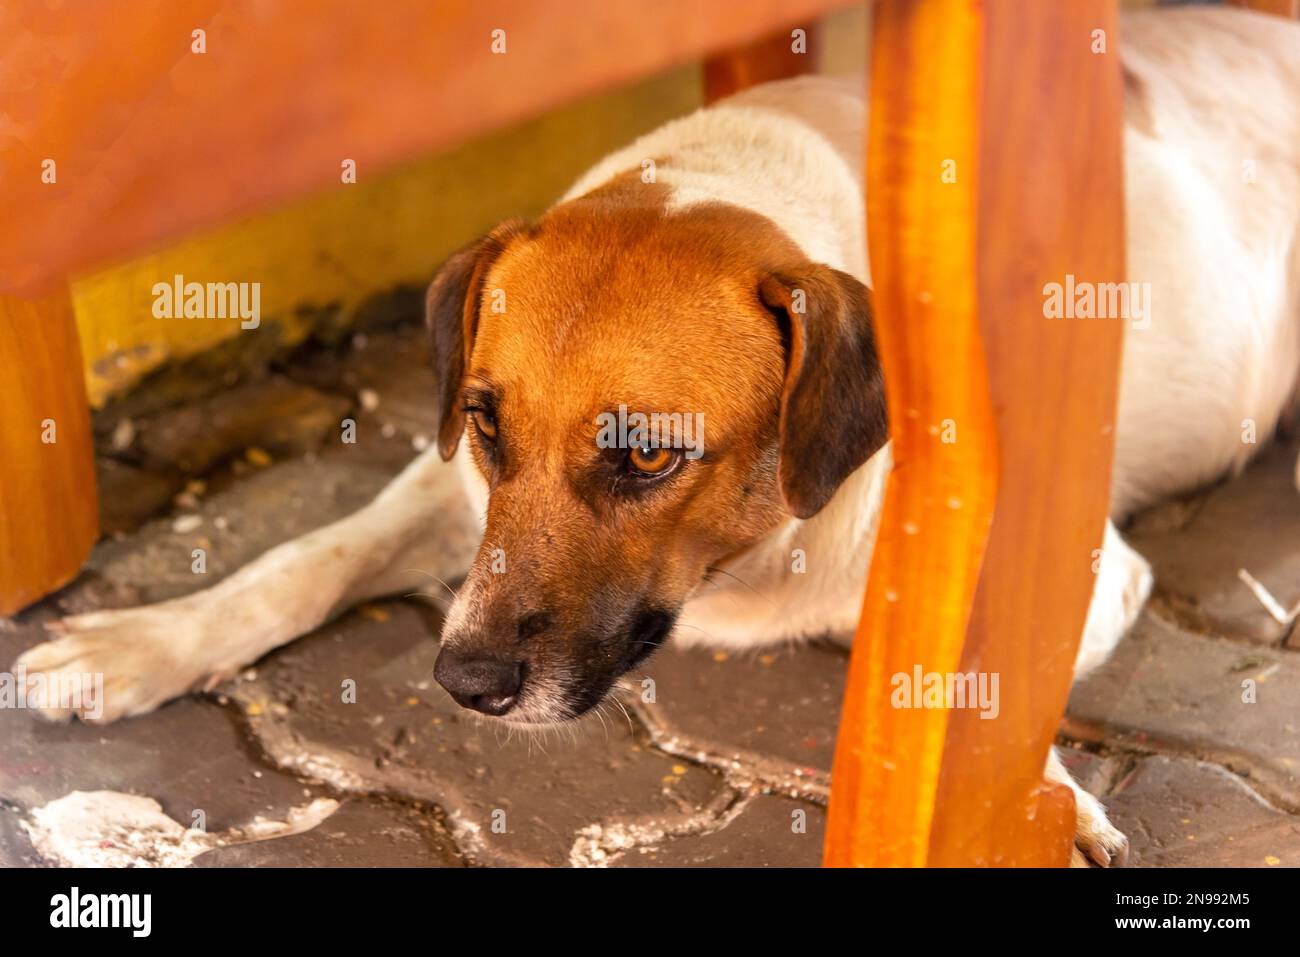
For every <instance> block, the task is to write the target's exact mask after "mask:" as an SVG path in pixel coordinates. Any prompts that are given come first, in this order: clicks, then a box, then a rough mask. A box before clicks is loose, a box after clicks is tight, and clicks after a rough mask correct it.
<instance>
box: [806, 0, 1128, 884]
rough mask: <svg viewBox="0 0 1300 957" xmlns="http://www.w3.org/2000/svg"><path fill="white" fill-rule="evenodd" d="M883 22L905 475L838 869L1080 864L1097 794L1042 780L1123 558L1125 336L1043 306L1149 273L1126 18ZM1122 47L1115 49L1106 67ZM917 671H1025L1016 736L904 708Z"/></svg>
mask: <svg viewBox="0 0 1300 957" xmlns="http://www.w3.org/2000/svg"><path fill="white" fill-rule="evenodd" d="M875 10H876V14H875V26H874V31H873V33H874V35H873V46H872V69H871V117H870V124H869V131H868V144H867V157H868V159H867V181H868V187H867V189H868V242H869V246H870V249H871V262H872V275H873V279H874V282H875V290H874V294H875V303H876V315H877V322H878V335H879V340H880V346H881V356H882V361H883V362H884V366H885V381H886V386H887V391H888V398H889V407H890V420H891V432H892V436H893V450H894V459H895V468H894V472H893V474H892V475H891V478H890V483H889V487H888V490H887V493H886V501H885V507H884V512H883V515H882V518H881V527H880V536H879V540H878V543H877V546H876V553H875V556H874V558H873V562H872V569H871V574H870V578H869V581H868V584H867V589H866V596H865V601H864V607H863V614H862V619H861V622H860V624H859V628H858V634H857V637H856V640H855V644H854V650H853V656H852V660H851V665H850V672H849V679H848V685H847V688H846V692H845V704H844V711H843V717H842V720H841V726H840V734H839V739H838V741H837V747H836V755H835V764H834V770H833V775H832V781H833V786H832V792H831V801H830V809H829V818H828V822H827V832H826V845H825V862H826V864H828V865H830V866H845V865H856V866H861V865H868V866H882V865H905V866H919V865H954V864H965V865H972V864H985V865H987V864H1023V865H1059V864H1064V863H1066V862H1067V861H1068V855H1069V847H1070V837H1071V835H1072V833H1073V798H1072V796H1071V795H1070V794H1069V792H1068V791H1067V790H1065V789H1064V788H1053V789H1047V788H1045V787H1044V786H1043V784H1042V768H1043V762H1044V760H1045V757H1046V753H1047V747H1048V745H1049V743H1050V741H1051V738H1052V735H1053V732H1054V730H1055V727H1056V724H1057V722H1058V721H1059V719H1060V716H1061V713H1062V711H1063V709H1064V703H1065V695H1066V692H1067V690H1068V685H1069V677H1070V670H1071V664H1072V662H1073V658H1074V654H1075V650H1076V646H1077V643H1078V640H1079V637H1080V635H1081V632H1082V627H1083V621H1084V614H1085V612H1086V606H1087V600H1088V595H1089V594H1090V590H1091V586H1092V583H1093V577H1092V573H1091V549H1093V548H1095V547H1097V546H1099V545H1100V542H1101V534H1102V528H1103V523H1104V516H1105V509H1106V500H1107V490H1108V483H1109V463H1110V443H1111V435H1110V429H1111V425H1112V423H1113V410H1114V401H1115V383H1116V376H1117V368H1118V356H1119V343H1120V335H1121V328H1120V325H1119V323H1118V322H1117V321H1113V322H1112V321H1104V322H1102V321H1099V322H1092V323H1077V324H1073V325H1071V324H1068V323H1066V322H1064V321H1055V322H1049V320H1047V319H1045V318H1044V314H1043V291H1042V287H1043V283H1044V281H1045V280H1044V277H1045V276H1049V277H1053V278H1056V279H1058V280H1063V278H1064V273H1065V272H1066V271H1072V272H1074V273H1075V274H1077V275H1079V276H1080V277H1083V276H1090V277H1093V281H1098V282H1101V281H1119V280H1120V279H1121V278H1122V276H1123V250H1124V245H1123V232H1122V207H1121V206H1120V203H1121V201H1122V191H1121V179H1120V165H1119V156H1120V154H1119V134H1120V112H1119V109H1120V102H1119V86H1118V82H1119V72H1118V70H1119V68H1118V60H1117V58H1116V56H1115V55H1114V51H1115V50H1116V44H1117V42H1118V38H1117V37H1116V36H1115V34H1114V26H1115V21H1114V4H1113V2H1112V0H1074V2H1072V3H1070V4H1032V5H1027V4H1019V3H1016V2H1014V0H984V2H982V3H977V2H973V0H925V2H915V0H881V2H879V3H878V4H877V5H876V8H875ZM1096 28H1102V29H1107V30H1108V31H1110V45H1109V48H1110V50H1111V54H1109V55H1106V56H1101V57H1094V58H1093V59H1091V60H1090V59H1087V57H1091V56H1093V55H1092V54H1090V53H1089V52H1088V51H1089V40H1090V33H1091V31H1092V30H1093V29H1096ZM1080 51H1082V52H1080ZM947 161H951V162H953V163H955V167H945V162H947ZM945 168H947V169H949V170H950V171H955V174H956V179H955V182H948V183H946V182H944V180H943V177H942V175H941V173H942V172H943V171H944V170H945ZM1068 383H1075V385H1073V386H1069V385H1067V384H1068ZM945 434H947V435H948V436H949V437H955V441H952V442H945V441H944V438H945ZM916 665H920V666H921V667H922V669H923V671H925V672H939V673H947V672H962V671H977V672H978V671H984V672H999V682H1000V695H999V698H1000V715H999V717H998V718H997V719H996V720H988V721H985V720H980V719H979V717H978V712H977V711H975V710H953V711H946V710H941V709H935V710H927V709H902V708H895V707H893V706H892V705H891V693H892V691H893V686H892V684H891V678H892V676H893V675H895V674H899V673H903V674H911V673H912V670H913V668H914V666H916Z"/></svg>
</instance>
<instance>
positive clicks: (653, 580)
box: [430, 173, 885, 710]
mask: <svg viewBox="0 0 1300 957" xmlns="http://www.w3.org/2000/svg"><path fill="white" fill-rule="evenodd" d="M666 201H667V193H666V191H665V190H664V189H663V188H662V187H660V186H655V185H648V184H644V183H642V182H641V181H640V180H639V178H638V177H637V175H636V174H635V173H629V174H626V175H624V176H621V177H619V178H617V179H616V180H614V181H613V182H611V183H610V184H609V185H607V186H606V187H604V188H602V189H599V190H596V191H595V192H593V193H590V194H588V195H586V196H584V197H582V198H579V199H577V200H574V201H571V202H568V203H565V204H563V205H561V206H558V207H556V208H554V209H552V210H551V211H550V212H548V213H547V214H546V215H544V216H543V217H542V218H541V219H540V220H539V221H538V222H537V223H536V224H535V225H533V226H531V227H522V226H519V225H517V224H511V225H509V226H507V227H506V228H505V229H503V230H498V231H495V232H494V233H493V234H492V235H491V236H490V237H488V239H486V240H485V241H483V242H481V243H479V244H476V245H475V246H474V247H471V249H470V250H468V251H466V252H465V253H462V254H459V256H458V257H457V258H453V260H452V262H451V263H450V264H449V265H448V267H447V268H446V269H445V270H444V273H443V274H442V275H441V276H440V277H439V279H438V280H436V281H435V283H434V287H433V288H432V289H431V290H430V323H431V326H432V327H433V328H432V332H433V337H434V341H435V353H436V354H437V355H438V356H439V357H440V363H439V364H440V368H439V373H440V375H442V376H449V375H450V376H453V377H456V376H457V370H456V363H455V361H454V359H449V358H445V357H451V356H454V355H455V354H457V352H458V351H460V350H463V353H464V354H465V356H466V360H465V370H466V371H465V374H464V376H463V380H462V381H461V385H460V388H459V390H457V389H453V388H452V387H451V383H449V382H447V381H446V379H444V382H443V385H442V394H443V395H444V396H445V397H448V398H444V400H443V402H444V405H443V427H442V429H441V432H440V434H441V436H442V439H441V445H442V450H443V453H444V455H448V456H449V455H450V454H451V453H452V452H453V451H454V449H455V445H456V438H457V437H458V436H459V435H460V433H461V431H462V430H463V431H464V432H465V441H467V442H468V443H469V449H468V451H469V453H470V454H471V455H473V456H474V459H475V462H476V463H477V465H478V468H479V470H480V471H481V473H482V474H483V476H484V477H485V479H486V481H487V483H488V486H489V489H490V500H489V506H488V513H487V528H486V533H485V536H484V542H483V546H482V548H481V549H480V552H479V555H478V557H477V559H476V561H475V563H474V566H473V568H472V570H471V572H470V577H469V581H468V582H467V585H466V587H468V588H470V589H472V592H471V594H472V595H473V596H474V605H475V610H476V613H475V614H474V615H473V616H472V621H470V622H469V623H468V624H467V625H466V628H465V631H466V632H470V633H469V634H457V635H450V636H447V637H446V638H445V639H444V640H445V642H447V643H448V644H451V645H453V646H455V647H456V648H457V649H462V648H463V647H466V646H472V647H473V648H474V650H475V653H476V654H479V655H486V656H489V657H493V658H498V659H499V658H502V657H506V656H516V655H521V654H522V655H524V656H525V657H526V660H527V661H528V667H529V669H530V671H532V672H534V673H537V672H538V671H539V670H540V671H542V672H549V673H569V674H571V673H573V672H574V671H575V670H577V671H578V672H580V678H581V680H580V681H577V682H574V683H573V686H572V688H571V689H570V690H571V691H572V693H573V694H575V695H577V696H578V699H579V700H575V702H574V709H575V710H582V709H583V708H585V707H589V706H590V705H591V704H593V703H594V702H595V701H596V700H599V698H600V697H601V696H603V694H604V692H605V690H607V688H608V686H609V684H610V683H611V682H612V681H613V680H614V679H615V678H616V677H617V676H618V675H619V674H621V673H622V672H623V671H625V670H626V669H627V668H628V667H629V666H630V665H631V664H633V663H635V661H636V660H639V658H640V657H641V656H642V655H643V654H644V653H645V652H646V651H648V650H652V648H646V647H644V646H645V645H646V644H650V645H652V646H653V645H657V644H658V643H659V642H660V641H662V640H663V638H665V637H666V635H667V631H666V628H661V627H657V626H656V625H655V622H657V623H658V625H664V624H665V623H666V626H667V627H671V621H672V618H673V617H675V615H676V613H677V611H678V610H679V609H680V607H681V605H682V603H683V602H684V600H685V599H686V597H687V596H688V594H689V593H690V592H691V591H692V590H693V589H694V588H695V587H696V586H698V585H699V584H700V583H701V582H702V581H703V580H704V579H705V578H706V576H707V575H708V574H709V572H710V568H711V566H712V565H713V564H714V563H716V562H718V561H719V560H721V559H722V558H724V557H725V556H727V555H729V554H732V553H734V552H736V551H737V550H740V549H744V548H746V547H747V546H748V545H750V544H752V543H753V542H755V541H756V540H758V539H759V538H760V537H761V536H763V535H764V534H765V533H767V532H768V531H770V530H771V529H772V528H773V527H774V526H776V525H777V524H778V523H779V522H780V521H782V520H783V519H785V518H786V517H788V515H789V514H790V513H791V511H793V512H794V513H795V514H800V515H806V514H812V513H813V512H815V511H817V509H819V508H820V507H821V505H823V504H825V501H826V499H828V498H829V496H830V494H831V493H833V491H834V487H835V486H838V484H839V482H840V481H842V480H843V479H844V478H845V477H847V474H848V472H849V471H852V469H853V468H856V467H857V465H860V464H861V463H862V462H863V461H865V459H866V458H867V457H868V456H869V455H870V454H872V453H873V452H874V451H875V450H876V449H878V448H879V447H880V445H881V444H882V443H883V442H884V440H885V432H884V424H883V423H884V415H883V404H882V403H883V394H882V393H881V390H880V389H879V387H878V385H879V368H878V365H877V364H876V361H875V353H874V349H873V348H871V332H870V328H869V324H868V322H867V318H868V313H869V305H868V303H867V300H866V290H865V288H864V287H862V285H861V284H860V283H858V282H856V280H853V279H851V278H850V277H848V276H845V275H844V274H841V273H836V272H835V271H834V270H830V269H828V268H826V267H820V266H814V265H812V264H811V263H808V262H807V261H806V259H805V257H803V256H802V254H801V253H800V252H799V250H798V249H797V248H796V247H795V246H794V245H793V243H791V242H790V240H789V239H788V238H787V237H786V236H785V235H784V234H783V233H782V232H781V231H780V230H779V229H778V228H777V227H776V226H775V225H774V224H772V223H771V222H770V221H768V220H767V219H765V218H764V217H762V216H759V215H757V214H755V213H752V212H748V211H745V210H741V209H739V208H734V207H729V206H725V205H721V204H704V205H699V206H695V207H691V208H689V209H687V210H684V211H680V212H673V213H669V212H668V211H667V210H666ZM448 271H450V272H451V273H452V275H448ZM793 284H799V285H801V286H806V287H807V288H806V290H805V291H806V294H807V297H808V301H809V303H810V306H809V309H808V314H807V315H803V314H795V315H790V314H788V312H787V310H788V309H789V306H790V303H789V301H788V293H789V290H790V288H791V286H792V285H793ZM761 290H762V292H761ZM781 290H784V291H785V293H786V295H787V299H786V300H785V301H781V292H780V291H781ZM501 293H504V297H505V298H504V303H505V308H504V311H493V304H494V303H499V302H500V298H499V297H500V295H501ZM458 295H466V296H468V297H469V298H468V301H467V302H465V303H464V305H465V308H464V310H463V316H462V315H461V310H460V309H459V308H458V304H457V303H456V301H455V298H456V296H458ZM855 309H856V310H857V312H856V313H855V312H854V311H853V310H855ZM810 323H811V324H813V326H814V328H813V331H812V332H811V333H810V332H809V331H808V328H807V326H808V325H809V324H810ZM458 330H459V331H461V333H462V334H463V335H464V336H465V337H466V341H465V342H457V341H455V340H456V336H457V331H458ZM864 345H865V346H866V349H865V351H864V350H863V346H864ZM837 364H839V365H844V366H845V373H846V376H845V377H842V378H843V381H836V379H835V377H834V376H833V375H832V372H833V371H834V368H833V367H835V366H836V365H837ZM858 366H861V368H860V369H858ZM801 371H804V372H808V373H810V374H809V375H805V376H802V377H801V376H800V372H801ZM846 386H847V387H848V388H846ZM837 387H838V388H839V390H840V391H841V393H842V394H838V393H837V391H836V390H837ZM858 393H860V397H857V394H858ZM456 396H459V398H460V400H465V399H466V398H467V397H468V398H469V399H470V401H472V402H473V403H476V404H477V403H487V404H488V405H490V406H491V407H492V409H493V412H494V417H495V421H496V426H497V435H496V439H495V441H494V442H490V441H486V440H485V439H484V438H483V437H482V436H480V435H479V434H478V430H477V429H476V428H475V426H474V424H473V422H472V420H469V419H468V417H467V416H465V415H464V414H463V412H462V411H461V407H460V402H459V401H457V400H456V398H455V397H456ZM620 403H625V404H626V405H627V406H628V408H629V410H631V411H638V410H639V411H642V412H646V413H650V412H669V413H671V412H682V413H695V412H702V413H703V415H704V455H703V457H701V458H700V459H698V460H696V461H682V462H681V463H680V464H679V467H678V468H677V469H676V470H675V471H674V473H673V474H672V475H670V476H669V477H667V478H666V479H664V480H662V481H659V482H656V483H654V484H653V485H651V486H643V485H642V484H640V483H638V482H637V481H635V480H632V479H629V478H626V477H621V476H620V473H619V471H618V466H617V463H618V462H619V461H620V459H621V453H619V452H617V451H616V450H603V449H600V448H598V447H597V443H596V441H595V438H596V434H597V432H598V425H597V416H598V415H599V414H600V413H602V412H613V411H616V410H617V408H618V406H619V405H620ZM832 407H833V408H832ZM823 419H825V420H827V423H828V425H829V429H825V428H822V424H823V423H822V421H821V420H823ZM855 419H856V421H855ZM783 422H784V425H783V424H782V423H783ZM783 434H784V435H785V438H786V444H787V445H788V446H789V447H790V448H792V449H795V450H796V451H797V452H798V453H799V454H801V455H803V456H806V457H808V458H810V459H811V461H809V462H807V463H800V462H797V461H790V462H783V461H781V460H782V454H781V448H782V442H781V437H782V435H783ZM818 441H821V442H824V443H828V452H829V454H827V455H821V454H818V452H817V450H816V448H815V447H814V446H815V445H816V443H817V442H818ZM840 443H843V444H844V445H843V447H841V445H840ZM611 452H612V454H611ZM778 462H780V463H781V464H780V468H779V469H778ZM819 463H823V464H824V467H821V466H819ZM827 463H828V464H827ZM805 464H806V466H807V470H806V471H801V468H803V466H804V465H805ZM805 477H807V478H806V480H804V478H805ZM783 493H785V494H783ZM791 498H793V499H794V501H791ZM497 550H500V551H497ZM498 556H504V559H505V562H506V568H507V572H508V574H504V575H501V574H493V573H492V571H491V567H492V563H493V560H494V557H498ZM647 616H650V617H649V618H647ZM656 616H658V617H656ZM651 619H653V621H652V620H651ZM646 622H650V623H649V624H647V623H646ZM641 632H646V633H645V634H641ZM629 636H631V639H630V640H629ZM638 643H639V644H638ZM575 677H576V676H575Z"/></svg>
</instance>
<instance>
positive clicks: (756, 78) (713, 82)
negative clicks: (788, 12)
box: [704, 22, 820, 103]
mask: <svg viewBox="0 0 1300 957" xmlns="http://www.w3.org/2000/svg"><path fill="white" fill-rule="evenodd" d="M796 27H797V28H798V29H801V30H803V31H804V37H803V39H804V52H802V53H796V52H795V49H794V42H795V41H794V39H793V38H792V37H791V33H792V32H793V30H794V29H795V28H796ZM819 51H820V43H819V36H818V29H817V26H816V24H815V23H813V22H808V23H800V24H795V25H793V26H791V27H790V28H788V29H782V30H778V31H776V32H775V33H773V34H772V35H771V36H767V37H763V38H762V39H759V40H756V41H755V42H753V43H749V44H746V45H744V46H738V47H733V48H731V49H729V50H720V51H718V52H716V53H713V54H712V55H710V56H709V58H708V59H707V60H705V61H704V99H705V101H706V102H709V103H712V102H713V101H715V100H720V99H722V98H723V97H724V96H730V95H731V94H732V93H736V92H738V91H740V90H744V89H747V88H749V87H751V86H757V85H758V84H759V83H768V82H770V81H772V80H784V79H788V78H789V77H792V76H800V75H801V74H804V73H811V72H813V71H814V70H815V69H816V68H817V57H818V53H819Z"/></svg>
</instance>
